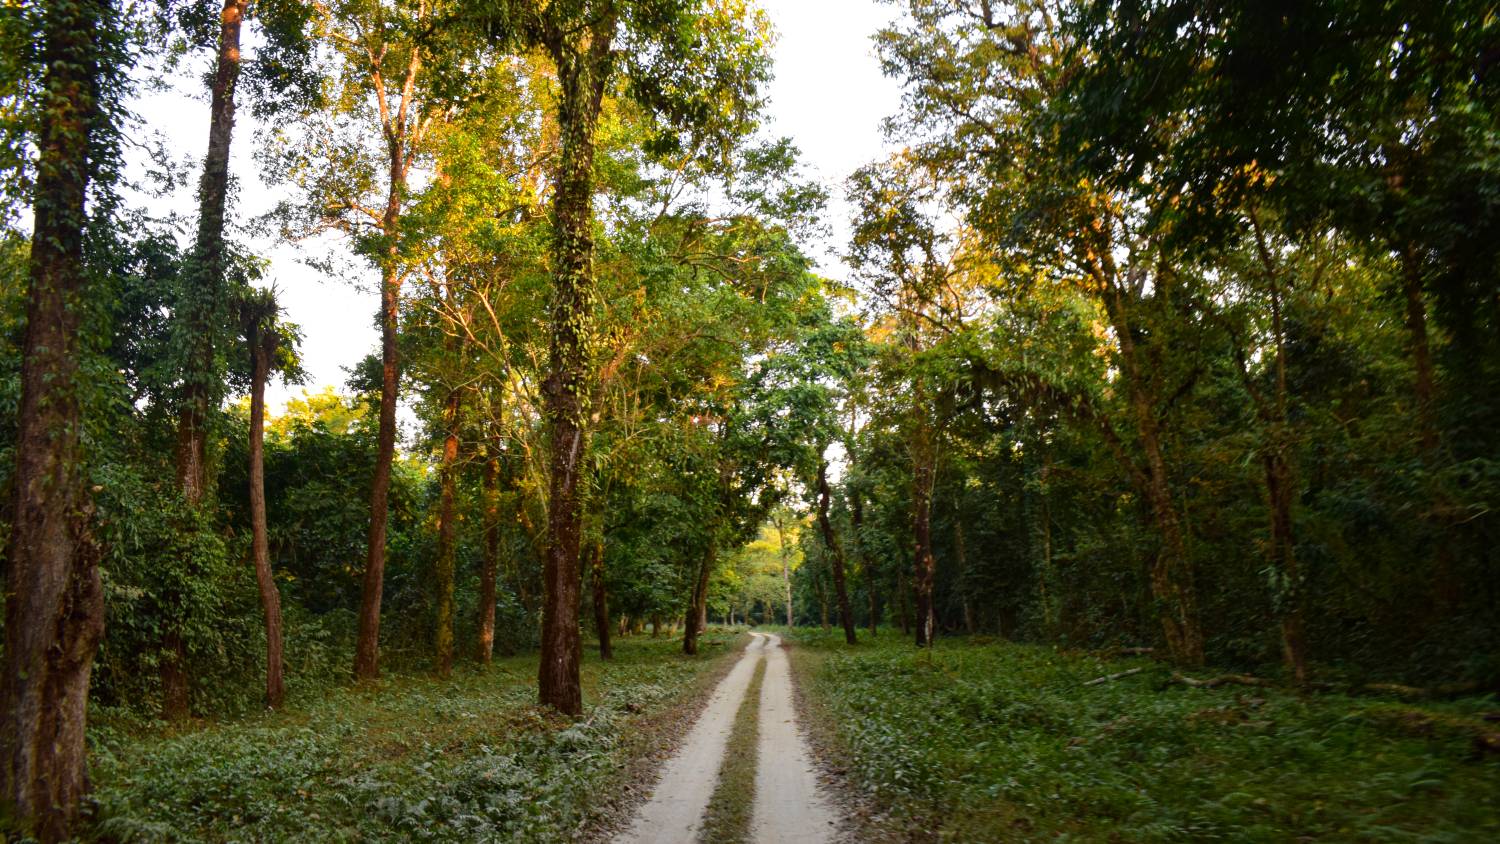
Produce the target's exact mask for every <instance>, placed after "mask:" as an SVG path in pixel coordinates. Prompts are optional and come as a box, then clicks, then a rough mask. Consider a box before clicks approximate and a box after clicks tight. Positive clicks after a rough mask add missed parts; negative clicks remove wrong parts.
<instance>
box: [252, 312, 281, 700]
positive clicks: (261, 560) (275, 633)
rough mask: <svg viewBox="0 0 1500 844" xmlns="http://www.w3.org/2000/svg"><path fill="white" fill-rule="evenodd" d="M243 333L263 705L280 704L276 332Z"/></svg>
mask: <svg viewBox="0 0 1500 844" xmlns="http://www.w3.org/2000/svg"><path fill="white" fill-rule="evenodd" d="M249 327H250V329H251V330H250V331H248V332H246V334H247V339H248V340H249V341H250V353H251V356H252V365H251V375H250V548H251V556H252V557H253V558H254V560H255V583H256V586H257V587H258V588H259V590H260V604H261V609H262V610H263V612H264V614H265V622H266V706H269V707H270V708H272V709H278V708H280V707H281V703H282V699H283V697H285V693H286V690H285V686H284V683H283V680H282V651H281V648H282V639H281V593H280V592H279V591H278V590H277V589H276V578H275V576H274V575H273V573H272V571H271V547H270V540H269V537H268V536H267V530H266V473H265V438H266V437H265V434H266V379H267V378H269V377H270V373H271V361H272V360H273V359H274V358H275V356H276V347H277V345H278V342H279V339H280V338H279V337H278V336H277V334H276V332H275V331H274V330H272V329H270V328H269V327H267V326H265V325H263V324H261V321H260V320H254V321H253V322H251V324H250V326H249Z"/></svg>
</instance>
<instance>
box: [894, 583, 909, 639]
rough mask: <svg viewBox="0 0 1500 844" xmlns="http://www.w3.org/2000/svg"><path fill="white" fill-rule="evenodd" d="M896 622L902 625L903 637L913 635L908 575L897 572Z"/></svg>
mask: <svg viewBox="0 0 1500 844" xmlns="http://www.w3.org/2000/svg"><path fill="white" fill-rule="evenodd" d="M896 620H897V622H899V623H900V625H901V635H902V636H910V635H911V604H910V602H909V601H908V600H907V594H906V575H904V574H902V573H901V571H900V570H898V571H897V572H896Z"/></svg>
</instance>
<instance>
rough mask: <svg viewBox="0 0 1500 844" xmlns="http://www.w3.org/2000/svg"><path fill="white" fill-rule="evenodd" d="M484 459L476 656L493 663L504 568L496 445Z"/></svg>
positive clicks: (480, 659) (498, 457) (482, 660)
mask: <svg viewBox="0 0 1500 844" xmlns="http://www.w3.org/2000/svg"><path fill="white" fill-rule="evenodd" d="M489 448H490V453H489V454H488V455H486V459H485V461H484V476H483V479H482V481H481V485H482V487H483V490H482V492H483V495H484V557H483V559H482V560H481V561H480V564H479V607H478V609H479V624H478V628H479V638H478V642H477V645H476V651H475V654H474V656H475V658H476V659H478V660H479V661H480V662H482V663H485V664H489V662H490V661H491V660H492V659H494V656H495V576H496V573H497V572H498V571H499V568H500V493H499V485H500V454H499V451H498V450H496V448H495V445H494V444H493V443H491V445H490V446H489Z"/></svg>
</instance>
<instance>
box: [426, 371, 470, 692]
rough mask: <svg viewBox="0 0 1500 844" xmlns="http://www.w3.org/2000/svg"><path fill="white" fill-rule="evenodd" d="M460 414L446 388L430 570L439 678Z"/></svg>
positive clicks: (446, 668)
mask: <svg viewBox="0 0 1500 844" xmlns="http://www.w3.org/2000/svg"><path fill="white" fill-rule="evenodd" d="M462 417H463V396H462V393H460V392H459V391H458V390H457V389H450V390H449V391H448V399H447V401H446V402H445V404H444V408H443V423H444V426H445V427H446V428H447V429H448V434H447V436H446V437H444V439H443V465H442V467H441V468H440V469H439V470H438V475H439V480H438V483H439V485H440V487H441V490H442V491H441V492H440V493H439V496H438V498H439V504H438V548H437V565H436V566H435V569H436V570H435V571H434V574H435V575H436V580H437V630H436V631H435V632H434V635H433V642H432V643H433V656H434V667H435V668H436V669H437V673H438V675H439V676H442V677H447V676H448V675H449V674H451V673H452V672H453V569H454V558H455V557H456V555H457V545H458V541H457V540H458V504H457V501H458V448H459V439H458V432H459V426H460V425H461V424H462V421H463V419H462Z"/></svg>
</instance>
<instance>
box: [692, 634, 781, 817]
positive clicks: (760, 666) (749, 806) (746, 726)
mask: <svg viewBox="0 0 1500 844" xmlns="http://www.w3.org/2000/svg"><path fill="white" fill-rule="evenodd" d="M765 679H766V658H765V656H764V655H758V656H757V657H756V664H755V674H754V675H752V676H751V677H750V684H749V685H748V686H746V687H745V698H744V700H742V701H740V708H739V710H738V711H737V712H736V713H735V716H734V726H733V727H732V728H731V729H730V733H729V741H728V743H727V744H726V745H725V748H724V761H723V763H722V764H721V765H720V766H719V780H718V784H717V785H715V786H714V793H713V797H711V798H710V799H709V801H708V808H707V809H705V810H704V813H703V828H702V829H701V830H699V832H698V840H699V841H700V842H703V844H739V842H742V841H748V840H749V838H750V821H751V818H752V816H753V815H754V811H755V769H756V767H757V766H758V765H759V764H760V691H761V687H762V686H763V685H764V681H765Z"/></svg>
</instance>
